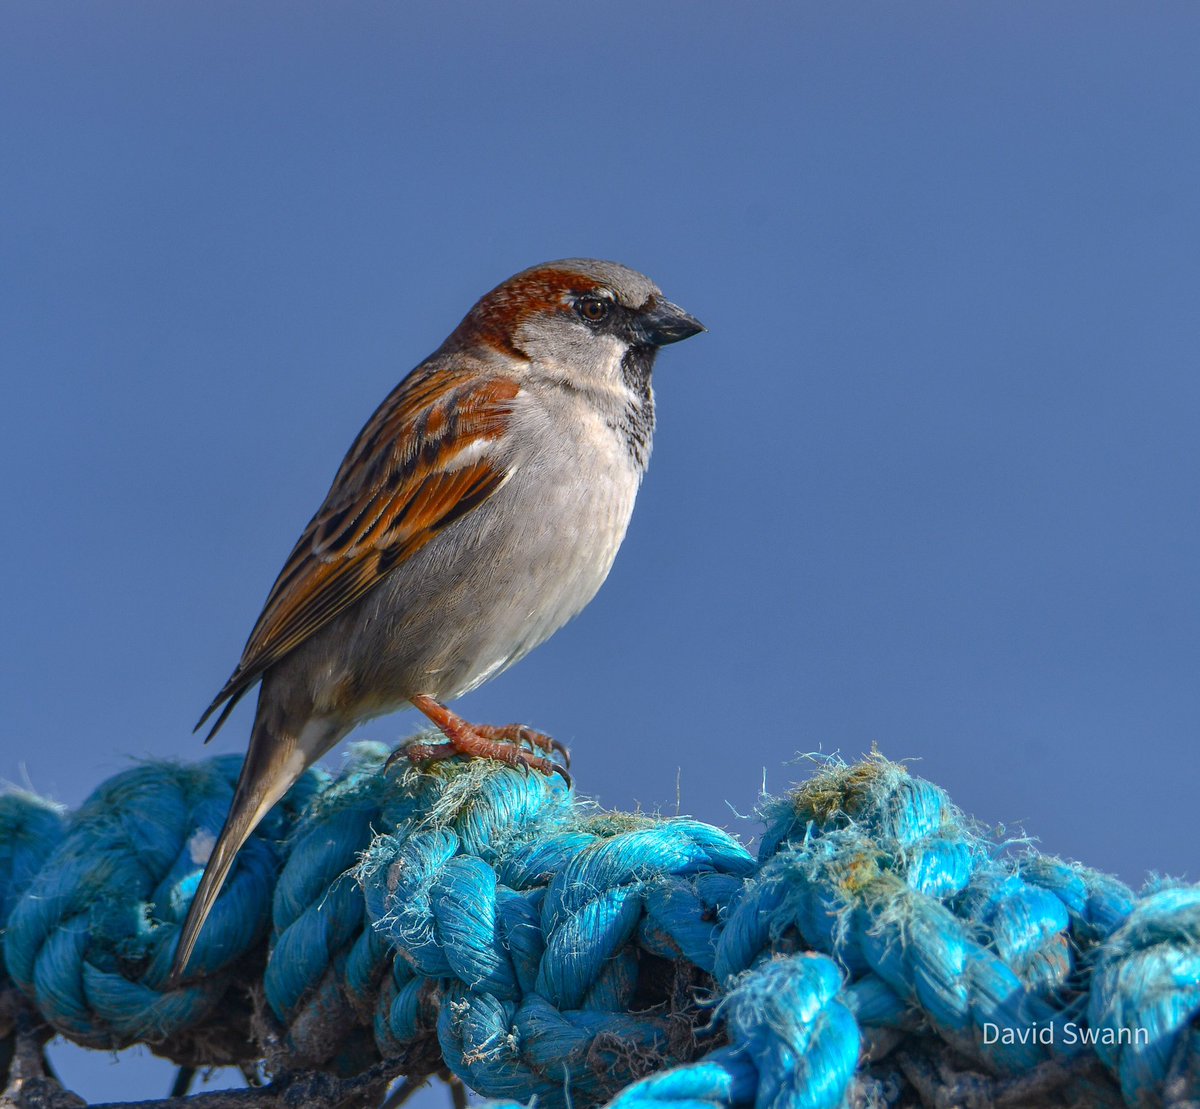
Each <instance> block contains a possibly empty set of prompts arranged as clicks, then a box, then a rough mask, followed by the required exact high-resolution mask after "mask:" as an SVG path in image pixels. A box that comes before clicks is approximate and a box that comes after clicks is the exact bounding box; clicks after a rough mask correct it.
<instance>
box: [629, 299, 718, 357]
mask: <svg viewBox="0 0 1200 1109" xmlns="http://www.w3.org/2000/svg"><path fill="white" fill-rule="evenodd" d="M633 330H634V334H635V336H636V341H637V342H639V343H642V344H644V345H646V346H651V347H665V346H666V345H667V344H668V343H677V342H679V340H680V339H687V338H690V337H691V336H693V335H696V334H699V333H700V332H701V331H704V330H705V327H704V324H702V323H701V322H700V321H699V320H698V319H696V317H695V316H689V315H688V314H687V312H685V311H684V310H683V309H682V308H680V307H679V305H678V304H672V303H671V302H670V301H669V300H663V299H661V298H660V297H652V298H651V300H650V303H649V304H647V305H646V307H645V308H643V309H642V310H641V311H640V312H639V313H638V314H637V316H636V317H634V322H633Z"/></svg>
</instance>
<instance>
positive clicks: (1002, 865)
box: [0, 744, 1200, 1109]
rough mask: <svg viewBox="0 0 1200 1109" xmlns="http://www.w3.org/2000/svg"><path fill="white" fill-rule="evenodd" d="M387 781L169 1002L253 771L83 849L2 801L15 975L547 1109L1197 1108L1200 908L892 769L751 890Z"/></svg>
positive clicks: (475, 772)
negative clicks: (1028, 839)
mask: <svg viewBox="0 0 1200 1109" xmlns="http://www.w3.org/2000/svg"><path fill="white" fill-rule="evenodd" d="M388 753H389V752H388V751H387V750H386V749H385V748H383V747H381V746H378V745H373V744H360V745H357V746H356V747H355V748H353V751H352V755H351V757H350V759H349V761H348V763H347V765H346V767H345V768H344V770H343V771H342V773H341V774H340V775H339V776H338V777H337V779H336V780H331V779H330V778H329V777H328V776H327V775H325V774H323V773H321V772H316V771H313V772H310V773H309V774H308V775H306V777H305V778H304V779H303V780H302V782H301V783H299V784H298V785H297V786H296V787H295V788H294V789H293V791H292V792H291V793H290V794H289V795H288V797H287V798H285V800H284V802H283V803H281V805H280V806H279V807H277V809H276V810H275V811H274V812H273V813H272V814H271V816H270V817H269V818H268V820H267V821H264V823H263V825H262V826H261V827H260V828H259V829H258V831H257V832H256V834H255V836H253V837H252V838H251V841H250V842H249V843H248V844H247V845H246V847H245V848H244V849H243V850H242V852H241V854H240V855H239V858H238V862H237V865H236V866H235V868H234V871H233V873H232V875H231V878H230V881H229V884H228V886H227V888H226V889H225V890H224V891H223V893H222V895H221V897H220V898H219V899H218V902H217V907H216V909H215V910H214V912H213V915H212V917H211V918H210V919H209V922H208V924H207V926H206V928H205V930H204V932H203V933H202V935H201V938H200V944H199V945H198V947H197V950H196V954H195V956H194V957H193V962H192V967H193V968H194V970H193V974H192V977H191V978H190V980H189V982H188V983H187V984H186V985H184V986H183V987H180V988H178V989H176V990H171V991H167V990H166V989H165V982H166V977H167V970H168V968H169V965H170V962H171V958H172V955H173V953H174V948H175V945H176V943H177V940H178V930H179V926H180V923H181V921H182V919H183V916H184V913H185V912H186V907H187V904H188V900H189V898H190V896H191V894H192V892H193V891H194V889H195V887H196V883H197V882H198V880H199V875H200V871H201V868H202V865H203V861H204V859H205V857H206V853H207V851H208V849H210V848H211V845H212V842H213V840H214V839H215V836H216V833H217V831H218V830H219V827H220V824H221V821H222V819H223V817H224V813H225V811H226V809H227V808H228V804H229V801H230V798H231V796H232V789H233V783H234V781H235V780H236V774H237V770H238V766H239V761H238V759H236V758H230V757H221V758H217V759H212V760H209V761H208V762H205V763H201V764H199V765H198V766H194V767H179V766H174V765H167V764H145V765H141V766H137V767H135V768H133V769H131V770H128V771H126V772H125V773H123V774H120V775H118V776H117V777H115V778H113V779H112V780H110V781H109V782H107V783H105V784H104V785H102V786H101V787H100V788H99V789H98V790H97V791H96V792H95V793H94V794H93V795H92V797H90V798H89V799H88V800H87V801H86V802H85V803H84V805H83V806H82V807H81V808H80V810H79V811H78V812H76V813H74V814H73V815H71V816H70V817H69V818H68V819H67V820H66V821H65V822H64V818H63V817H62V816H61V815H60V814H59V813H58V811H57V810H56V809H54V808H53V807H51V806H48V805H47V804H46V803H44V802H41V801H38V800H37V799H35V798H32V797H30V796H28V795H24V794H15V793H14V794H9V795H7V796H4V797H0V912H2V913H3V915H2V916H0V924H2V925H3V926H4V932H5V935H4V949H3V950H4V961H3V965H2V966H0V970H2V971H3V972H5V973H6V974H7V975H8V978H9V979H11V985H12V986H13V987H15V989H17V990H19V991H20V993H21V994H22V995H23V996H24V997H25V998H27V999H28V1002H29V1003H30V1004H32V1006H33V1007H34V1008H35V1009H36V1011H37V1012H38V1013H39V1014H40V1016H41V1017H42V1018H43V1019H44V1020H45V1021H47V1022H48V1023H49V1024H50V1025H51V1026H52V1027H53V1028H54V1029H56V1030H58V1031H60V1032H62V1033H63V1034H64V1035H67V1036H69V1037H70V1038H72V1039H74V1040H76V1041H78V1042H80V1043H83V1044H87V1045H89V1046H93V1047H103V1048H119V1047H123V1046H127V1045H128V1044H131V1043H135V1042H146V1043H149V1044H151V1045H152V1046H154V1048H155V1050H157V1051H159V1052H161V1053H164V1054H167V1055H169V1056H171V1057H174V1058H186V1059H189V1060H195V1059H197V1058H199V1057H201V1053H204V1054H203V1058H204V1059H205V1061H208V1062H212V1063H218V1062H231V1061H245V1060H248V1059H252V1058H255V1057H261V1056H263V1055H266V1056H267V1058H268V1064H269V1065H270V1066H271V1067H272V1068H273V1069H274V1070H275V1071H277V1072H279V1071H284V1070H296V1069H297V1068H315V1069H321V1070H326V1071H330V1072H333V1073H336V1074H341V1075H351V1074H356V1073H359V1072H361V1071H363V1070H365V1069H366V1068H368V1067H370V1066H372V1065H374V1064H378V1063H379V1062H380V1060H398V1061H401V1062H403V1063H404V1065H405V1066H406V1067H410V1068H414V1069H418V1070H419V1069H420V1068H421V1067H422V1066H423V1067H424V1071H422V1073H425V1072H427V1071H428V1070H429V1069H432V1068H433V1067H435V1066H437V1065H441V1064H443V1063H444V1065H446V1066H448V1067H449V1068H450V1069H451V1070H452V1071H453V1072H454V1073H455V1074H457V1075H458V1076H459V1077H460V1078H462V1080H463V1081H464V1082H466V1083H467V1085H468V1086H470V1087H471V1088H473V1089H475V1090H477V1091H479V1092H481V1093H484V1094H486V1095H488V1096H489V1097H493V1098H502V1099H511V1100H512V1101H514V1102H519V1103H522V1104H524V1103H527V1102H529V1100H530V1099H531V1098H534V1097H536V1098H537V1101H538V1104H539V1105H544V1106H547V1107H548V1109H556V1107H560V1106H562V1107H565V1106H567V1105H568V1104H569V1105H571V1106H575V1107H581V1106H590V1105H599V1104H603V1103H609V1104H611V1105H612V1106H615V1107H619V1109H634V1107H637V1109H641V1107H642V1106H643V1105H649V1104H650V1103H653V1104H654V1105H655V1106H660V1107H664V1106H667V1105H670V1106H672V1107H675V1109H699V1107H701V1106H706V1107H717V1106H722V1107H724V1106H729V1107H733V1106H749V1105H755V1106H758V1107H762V1109H836V1107H838V1106H843V1105H849V1104H855V1105H863V1106H867V1105H869V1106H878V1107H882V1106H885V1105H891V1104H898V1103H905V1104H913V1103H918V1102H920V1101H922V1100H924V1101H925V1102H926V1103H932V1101H934V1100H937V1099H938V1098H941V1099H942V1100H943V1101H945V1102H946V1103H953V1102H954V1100H955V1098H958V1099H959V1100H967V1099H968V1098H969V1097H970V1098H974V1099H975V1100H977V1101H980V1100H985V1095H986V1097H991V1098H993V1100H995V1099H997V1098H1001V1097H1007V1098H1008V1099H1009V1102H1010V1103H1012V1104H1018V1103H1022V1104H1038V1103H1039V1102H1038V1101H1037V1100H1036V1098H1037V1097H1038V1096H1043V1095H1045V1096H1047V1097H1051V1095H1053V1097H1060V1098H1061V1099H1062V1100H1061V1103H1062V1104H1069V1103H1077V1104H1089V1105H1097V1106H1103V1105H1113V1106H1117V1105H1132V1106H1152V1105H1160V1104H1168V1103H1174V1102H1186V1101H1187V1100H1188V1099H1193V1100H1195V1099H1200V888H1198V887H1194V886H1181V885H1171V884H1167V883H1159V884H1158V885H1157V886H1154V887H1152V888H1150V889H1149V890H1148V891H1146V892H1145V893H1144V894H1143V895H1141V896H1137V895H1135V894H1134V893H1133V892H1132V891H1131V890H1130V889H1128V888H1127V887H1126V886H1124V885H1123V884H1122V883H1120V882H1118V881H1116V880H1115V879H1113V878H1111V877H1108V876H1106V875H1103V874H1100V873H1097V872H1095V871H1092V870H1089V869H1088V868H1086V867H1083V866H1080V865H1077V864H1071V863H1065V862H1062V861H1061V860H1058V859H1054V858H1051V857H1048V856H1044V855H1041V854H1038V853H1037V852H1035V851H1034V850H1033V849H1032V848H1030V847H1029V845H1028V844H1027V843H1025V842H1024V841H1016V842H1007V843H996V842H994V841H993V840H992V839H991V838H990V837H989V836H988V835H986V834H984V832H983V831H982V830H981V829H979V828H978V827H977V826H975V825H974V824H973V823H972V822H971V821H970V820H969V819H967V818H966V817H964V816H963V814H962V813H961V812H960V811H959V810H958V809H957V808H955V806H954V805H953V804H952V803H951V801H950V800H949V798H948V797H947V796H946V795H945V793H944V792H943V791H942V790H940V789H938V788H937V787H936V786H933V785H931V784H930V783H928V782H924V781H921V780H920V779H917V778H913V777H911V776H910V775H909V774H908V773H907V772H906V771H905V770H904V769H903V768H902V767H900V766H897V765H895V764H892V763H889V762H887V761H886V760H883V759H880V758H872V759H870V760H868V761H866V762H863V763H861V764H858V765H856V766H846V765H842V764H840V763H835V762H828V763H825V764H824V765H822V766H821V767H820V768H819V770H818V772H817V773H816V774H815V776H814V777H813V778H812V779H811V780H810V781H809V782H807V783H806V784H804V785H803V786H801V787H800V788H799V789H797V790H796V791H795V792H794V793H793V794H792V795H791V796H790V797H788V798H786V799H783V800H780V801H775V802H771V803H769V804H768V805H766V806H765V808H764V810H763V816H764V819H765V824H766V827H765V831H764V833H763V835H762V838H761V841H760V844H759V850H758V853H757V856H756V857H755V856H752V855H751V854H750V853H749V852H748V851H747V850H746V849H745V848H744V847H743V846H742V845H741V844H739V843H738V842H737V841H736V840H734V839H733V838H731V837H730V836H729V835H727V834H726V833H724V832H722V831H720V830H719V829H716V828H713V827H711V826H709V825H706V824H702V823H699V822H697V821H694V820H689V819H684V818H675V819H660V818H650V817H642V816H631V815H626V814H620V813H605V812H603V811H601V810H599V809H597V808H595V807H594V806H591V805H589V804H587V803H586V802H583V801H580V800H579V799H578V798H576V797H575V796H574V795H573V793H571V792H570V791H569V790H568V789H567V788H566V787H565V785H564V784H563V783H562V782H561V781H560V780H559V779H558V778H549V779H546V778H542V777H540V776H537V775H528V774H524V773H521V772H518V771H515V770H510V769H507V768H503V767H499V766H497V765H494V764H490V763H484V762H471V763H465V764H464V763H460V762H458V761H454V760H452V761H450V762H447V763H441V764H435V765H434V766H433V767H432V768H431V769H430V771H429V772H428V773H420V774H419V773H416V772H414V771H412V770H408V769H405V768H403V767H400V766H397V767H393V768H392V769H390V770H389V771H388V772H386V773H385V771H384V763H385V760H386V758H387V755H388ZM6 984H8V982H7V980H6V979H5V978H3V977H2V976H0V988H3V987H4V986H5V985H6ZM253 996H258V997H260V998H261V999H262V1002H264V1003H265V1009H262V1006H261V1005H260V1006H259V1008H260V1009H262V1011H261V1012H260V1013H259V1015H258V1017H257V1018H256V1020H251V1018H250V1014H251V1012H252V1011H253V1009H254V1005H253V1004H252V997H253ZM231 1013H232V1014H234V1015H233V1016H231ZM238 1013H242V1014H243V1016H242V1017H238V1016H237V1014H238ZM264 1029H266V1031H265V1032H264ZM430 1059H433V1060H435V1062H433V1063H430ZM980 1091H983V1093H981V1092H980ZM1022 1091H1027V1092H1029V1093H1028V1097H1026V1098H1025V1099H1024V1100H1022V1097H1023V1096H1024V1095H1022V1093H1021V1092H1022ZM1035 1095H1036V1096H1035ZM1014 1099H1016V1100H1014ZM1072 1099H1073V1100H1072ZM1045 1103H1046V1104H1058V1103H1060V1102H1058V1101H1054V1100H1048V1101H1046V1102H1045Z"/></svg>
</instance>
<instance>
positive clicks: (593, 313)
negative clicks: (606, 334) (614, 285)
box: [575, 297, 608, 323]
mask: <svg viewBox="0 0 1200 1109" xmlns="http://www.w3.org/2000/svg"><path fill="white" fill-rule="evenodd" d="M575 311H577V312H578V313H579V314H580V315H581V316H582V317H583V318H584V319H585V320H587V322H588V323H599V322H600V321H601V320H602V319H604V318H605V317H606V316H607V315H608V301H607V300H604V299H603V298H601V297H581V298H580V300H579V303H578V304H576V305H575Z"/></svg>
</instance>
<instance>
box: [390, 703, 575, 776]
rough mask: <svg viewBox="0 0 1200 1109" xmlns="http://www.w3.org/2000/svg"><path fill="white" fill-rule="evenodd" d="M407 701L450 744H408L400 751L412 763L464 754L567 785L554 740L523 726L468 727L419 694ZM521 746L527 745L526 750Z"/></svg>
mask: <svg viewBox="0 0 1200 1109" xmlns="http://www.w3.org/2000/svg"><path fill="white" fill-rule="evenodd" d="M409 701H410V703H411V704H412V706H413V708H415V709H418V710H420V711H421V712H423V713H424V714H425V715H426V716H427V717H429V719H430V720H431V721H432V722H433V723H434V725H435V726H436V727H437V729H438V731H440V732H441V733H442V735H444V736H445V737H446V738H447V739H448V740H449V741H450V742H449V743H441V744H429V743H410V744H409V745H408V746H407V747H405V748H404V754H405V755H407V756H408V758H409V759H411V760H412V761H413V762H414V763H417V764H420V763H427V762H436V761H437V760H439V759H449V758H453V757H454V756H455V755H466V756H468V757H469V758H477V759H494V760H495V761H496V762H502V763H504V764H505V765H506V766H523V767H525V768H527V769H529V770H536V771H538V773H540V774H545V775H547V776H549V775H551V774H560V775H561V776H562V778H563V780H564V781H565V782H566V783H567V785H570V784H571V776H570V775H569V774H568V773H567V767H568V766H570V764H571V756H570V755H569V754H568V753H567V749H566V748H565V747H564V746H563V745H562V744H561V743H559V742H558V740H556V739H551V738H550V737H549V736H548V735H543V734H542V733H541V732H537V731H534V730H533V729H532V728H527V727H525V725H524V724H504V725H500V726H497V725H494V724H468V723H467V722H466V721H465V720H464V719H463V718H462V717H461V716H459V715H458V713H456V712H453V711H452V710H451V709H448V708H447V707H446V706H445V705H443V704H442V703H441V702H440V701H435V700H434V699H433V698H432V697H427V696H425V695H424V694H422V693H418V694H414V695H413V696H412V697H410V698H409ZM522 745H528V748H529V749H526V747H525V746H522ZM536 751H545V752H546V754H548V755H552V754H556V753H557V754H558V755H559V756H561V758H562V760H563V761H562V764H561V765H560V764H559V763H557V762H553V761H551V760H550V759H548V758H543V757H542V756H541V755H538V754H536V753H535V752H536Z"/></svg>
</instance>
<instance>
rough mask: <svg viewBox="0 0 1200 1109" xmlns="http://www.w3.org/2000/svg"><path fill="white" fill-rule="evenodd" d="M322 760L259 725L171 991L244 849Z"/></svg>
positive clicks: (182, 939)
mask: <svg viewBox="0 0 1200 1109" xmlns="http://www.w3.org/2000/svg"><path fill="white" fill-rule="evenodd" d="M316 757H317V755H316V754H309V753H308V752H306V751H305V750H303V749H302V747H301V746H300V744H298V743H297V741H296V739H295V737H293V736H289V735H278V734H269V733H268V732H267V729H266V728H265V727H264V726H263V724H262V721H261V719H260V720H258V721H256V722H255V725H254V730H253V732H252V733H251V735H250V749H249V751H247V753H246V761H245V762H244V763H243V764H242V772H241V776H240V777H239V778H238V783H237V788H236V789H235V790H234V795H233V804H232V805H231V806H230V809H229V815H228V817H226V818H225V826H224V827H223V828H222V829H221V835H220V836H219V837H218V839H217V845H216V847H214V848H213V852H212V855H211V856H210V857H209V860H208V865H207V866H206V867H205V870H204V876H203V877H202V878H201V879H200V885H199V887H198V888H197V890H196V895H195V897H193V898H192V904H191V907H190V908H189V909H188V914H187V918H186V919H185V920H184V922H183V929H182V931H181V932H180V935H179V946H178V947H177V948H176V951H175V960H174V962H173V964H172V966H171V975H170V978H169V979H168V986H169V987H174V986H177V985H178V984H179V981H180V979H181V978H182V977H183V972H184V971H185V970H186V969H187V965H188V960H189V959H191V957H192V952H193V951H194V950H195V948H196V941H197V940H198V939H199V938H200V931H201V929H202V928H203V927H204V922H205V921H206V920H207V919H208V914H209V913H210V912H211V911H212V907H213V905H214V904H215V902H216V900H217V895H218V894H219V893H220V892H221V887H222V886H223V885H224V884H225V879H226V877H228V875H229V871H230V868H231V867H232V866H233V860H234V859H235V858H236V856H237V853H238V850H239V849H240V848H241V846H242V844H244V843H245V842H246V840H247V839H249V838H250V835H251V833H252V832H253V831H254V829H255V828H256V827H258V824H259V822H260V821H261V820H262V818H263V817H264V816H266V814H267V812H268V811H270V809H271V807H272V806H273V805H274V804H275V803H276V802H277V801H278V800H279V799H280V798H281V797H282V796H283V795H284V794H285V793H287V791H288V790H289V789H291V787H292V785H293V784H294V783H295V782H296V779H297V778H299V777H300V775H301V774H303V773H304V771H305V769H306V768H307V767H308V766H309V764H310V763H312V762H313V761H314V759H315V758H316Z"/></svg>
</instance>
